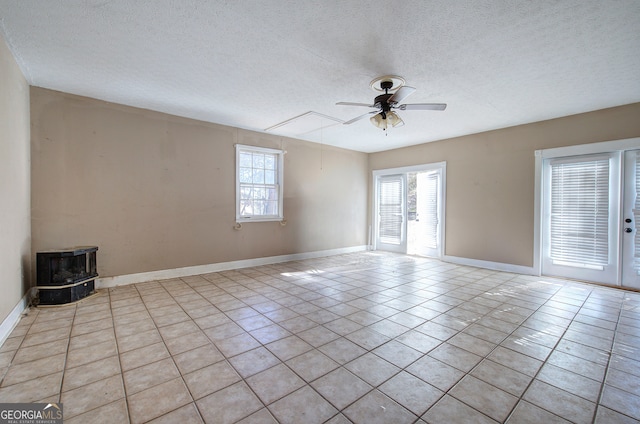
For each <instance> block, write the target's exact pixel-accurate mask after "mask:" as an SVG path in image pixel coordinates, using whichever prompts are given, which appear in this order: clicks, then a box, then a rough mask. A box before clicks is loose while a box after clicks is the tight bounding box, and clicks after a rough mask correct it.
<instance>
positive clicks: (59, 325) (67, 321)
mask: <svg viewBox="0 0 640 424" xmlns="http://www.w3.org/2000/svg"><path fill="white" fill-rule="evenodd" d="M72 324H73V318H61V319H52V320H49V321H43V320H36V322H34V323H33V325H31V328H29V334H35V333H40V332H43V331H52V330H56V329H63V328H71V325H72Z"/></svg>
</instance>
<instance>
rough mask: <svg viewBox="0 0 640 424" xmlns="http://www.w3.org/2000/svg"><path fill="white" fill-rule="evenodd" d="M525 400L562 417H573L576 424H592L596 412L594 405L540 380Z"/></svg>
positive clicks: (526, 394) (572, 419)
mask: <svg viewBox="0 0 640 424" xmlns="http://www.w3.org/2000/svg"><path fill="white" fill-rule="evenodd" d="M523 399H524V400H526V401H528V402H530V403H532V404H534V405H536V406H539V407H541V408H543V409H546V410H547V411H549V412H551V413H554V414H556V415H560V416H561V417H571V421H573V422H575V423H590V422H591V420H592V418H593V414H594V412H595V404H594V403H592V402H589V401H588V400H586V399H582V398H580V397H578V396H576V395H573V394H571V393H569V392H565V391H564V390H561V389H558V388H556V387H554V386H551V385H549V384H547V383H544V382H541V381H539V380H534V381H533V383H531V386H529V389H527V391H526V392H525V394H524V397H523Z"/></svg>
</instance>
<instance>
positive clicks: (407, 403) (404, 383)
mask: <svg viewBox="0 0 640 424" xmlns="http://www.w3.org/2000/svg"><path fill="white" fill-rule="evenodd" d="M380 391H381V392H382V393H384V394H385V395H387V396H389V397H390V398H391V399H393V400H395V401H396V402H398V403H399V404H400V405H403V406H404V407H405V408H407V409H409V410H410V411H411V412H413V413H414V414H416V415H418V416H420V415H422V414H424V413H425V412H426V411H427V409H429V408H430V407H431V405H433V404H434V403H436V402H437V401H438V400H439V399H440V398H441V397H442V396H443V395H444V392H443V391H441V390H439V389H437V388H436V387H434V386H432V385H430V384H427V383H425V382H424V381H422V380H420V379H419V378H417V377H414V376H413V375H411V374H409V373H407V372H406V371H402V372H401V373H400V374H397V375H396V376H395V377H393V378H391V379H390V380H389V381H387V382H386V383H384V384H383V385H382V386H380Z"/></svg>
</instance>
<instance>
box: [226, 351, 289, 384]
mask: <svg viewBox="0 0 640 424" xmlns="http://www.w3.org/2000/svg"><path fill="white" fill-rule="evenodd" d="M229 362H231V365H233V367H234V368H235V369H236V370H237V371H238V373H240V375H241V376H242V377H244V378H247V377H250V376H252V375H253V374H257V373H259V372H260V371H264V370H265V369H267V368H271V367H272V366H274V365H277V364H279V363H280V360H279V359H278V358H276V357H275V356H274V355H273V354H272V353H271V352H269V351H268V350H267V349H266V348H264V347H262V346H261V347H259V348H257V349H253V350H250V351H249V352H245V353H242V354H240V355H237V356H234V357H233V358H231V359H229Z"/></svg>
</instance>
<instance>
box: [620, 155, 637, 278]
mask: <svg viewBox="0 0 640 424" xmlns="http://www.w3.org/2000/svg"><path fill="white" fill-rule="evenodd" d="M623 181H624V190H623V193H624V195H623V197H624V199H623V204H622V231H621V235H622V286H625V287H632V288H636V289H640V150H629V151H627V152H625V154H624V180H623Z"/></svg>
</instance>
